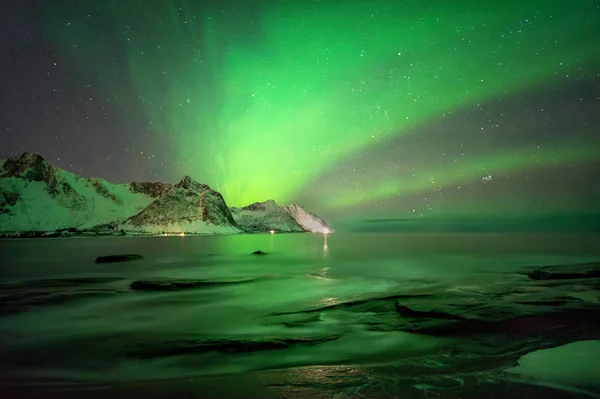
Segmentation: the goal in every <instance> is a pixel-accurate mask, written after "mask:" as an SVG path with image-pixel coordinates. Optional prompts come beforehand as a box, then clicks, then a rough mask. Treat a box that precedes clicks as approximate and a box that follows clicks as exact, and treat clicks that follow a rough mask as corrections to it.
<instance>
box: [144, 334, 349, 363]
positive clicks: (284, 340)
mask: <svg viewBox="0 0 600 399" xmlns="http://www.w3.org/2000/svg"><path fill="white" fill-rule="evenodd" d="M339 338H340V336H338V335H331V336H317V337H295V338H288V337H261V338H254V339H253V338H250V339H222V340H207V341H199V340H198V341H196V340H185V341H175V342H162V343H161V344H160V345H156V346H154V347H151V348H140V349H141V350H137V351H136V353H135V355H136V357H138V358H142V359H144V358H145V359H148V358H157V357H168V356H182V355H190V354H199V353H208V352H225V353H244V352H256V351H263V350H276V349H287V348H289V347H290V346H295V345H318V344H321V343H324V342H329V341H335V340H337V339H339Z"/></svg>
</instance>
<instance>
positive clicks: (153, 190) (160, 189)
mask: <svg viewBox="0 0 600 399" xmlns="http://www.w3.org/2000/svg"><path fill="white" fill-rule="evenodd" d="M172 188H173V186H172V185H171V184H168V183H160V182H133V183H130V184H129V189H130V190H131V192H132V193H136V194H137V193H140V194H145V195H147V196H149V197H150V198H158V197H161V196H163V195H164V194H166V193H167V192H168V191H169V190H170V189H172Z"/></svg>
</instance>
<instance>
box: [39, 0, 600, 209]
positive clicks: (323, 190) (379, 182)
mask: <svg viewBox="0 0 600 399" xmlns="http://www.w3.org/2000/svg"><path fill="white" fill-rule="evenodd" d="M49 4H50V3H49ZM45 12H46V13H45V15H44V21H45V29H46V32H47V35H48V40H49V42H50V43H52V44H53V45H55V46H57V48H59V49H60V51H61V54H62V55H63V56H64V57H65V59H66V60H68V63H69V65H70V66H71V67H72V69H73V73H74V74H80V75H85V76H86V77H88V78H89V79H90V80H91V81H94V82H97V83H98V85H99V86H100V87H101V88H102V91H103V92H104V95H105V96H108V97H109V98H110V99H111V104H112V106H116V107H117V108H118V109H121V110H126V109H129V108H130V107H131V104H132V103H138V104H140V106H141V108H142V110H143V113H142V114H143V117H144V118H145V121H144V123H145V124H146V125H147V126H148V130H149V131H148V132H147V134H148V135H149V140H150V141H155V142H157V143H158V142H159V138H160V137H161V136H165V135H167V136H169V137H170V141H171V142H172V143H173V148H172V149H171V151H173V158H174V159H177V162H171V163H169V164H168V165H167V166H166V168H167V169H168V173H169V174H170V175H172V176H173V178H174V179H175V178H176V176H181V175H183V174H189V175H190V176H192V177H193V178H194V179H196V180H198V181H201V182H205V183H207V184H209V185H211V186H212V187H213V188H215V189H217V190H218V191H220V192H221V193H222V194H223V196H224V198H225V199H226V200H227V202H228V204H229V205H231V206H243V205H247V204H249V203H251V202H254V201H262V200H266V199H269V198H272V199H274V200H276V201H277V202H278V203H283V204H285V203H289V202H292V201H295V200H297V198H298V197H301V198H302V199H304V200H305V201H306V202H308V203H310V204H311V205H312V206H314V207H316V210H317V211H319V210H322V211H325V212H327V209H330V210H334V209H335V210H338V211H339V210H340V209H345V208H348V209H349V208H351V207H353V206H357V205H361V204H362V205H365V204H375V203H376V202H377V201H378V200H389V199H390V198H397V199H398V201H401V198H402V196H403V195H405V194H407V195H408V194H413V193H417V192H427V191H428V190H431V189H432V187H437V188H438V189H439V188H441V187H445V186H449V185H457V184H464V183H466V182H468V181H470V180H474V181H481V180H482V179H484V180H485V176H487V175H488V174H492V175H493V179H494V180H495V179H496V178H497V176H503V175H510V174H511V173H514V172H522V171H523V170H525V171H526V170H530V169H534V168H535V169H536V170H541V169H552V168H555V167H556V166H557V165H562V164H570V163H584V164H585V163H589V162H596V161H598V158H599V156H598V155H597V154H598V152H597V151H596V150H597V148H598V141H594V142H593V143H585V142H582V137H583V138H586V139H587V138H589V137H592V138H593V137H598V136H599V135H598V128H597V127H595V126H590V125H586V126H585V127H574V128H573V129H574V130H577V129H578V130H579V131H581V130H582V129H583V130H585V132H584V133H583V136H581V135H579V136H578V133H577V132H576V131H563V132H562V134H564V135H565V137H566V138H565V137H561V138H558V139H555V138H554V137H551V138H546V139H545V140H543V141H542V142H537V141H536V140H537V139H531V140H529V141H527V140H526V141H522V140H521V139H519V140H516V141H515V142H514V143H508V144H506V148H505V151H500V152H498V151H496V150H495V149H494V148H489V149H488V150H481V149H479V150H477V151H473V152H467V153H465V154H464V155H463V156H462V157H460V159H453V160H451V161H448V162H445V163H441V164H438V163H436V164H430V165H422V164H419V162H417V161H418V159H419V154H416V153H415V154H414V157H415V159H416V160H417V161H415V162H413V163H414V164H415V165H417V164H418V165H419V166H418V168H417V169H418V170H417V172H416V173H410V174H409V173H403V172H406V171H407V170H408V169H405V168H404V166H398V162H397V161H398V160H396V159H393V156H390V155H386V157H378V155H377V154H378V153H379V150H380V149H381V148H386V147H388V146H389V143H390V142H392V141H393V142H394V143H402V142H403V140H413V141H414V140H418V139H419V138H418V137H413V136H415V135H417V134H421V133H417V132H418V131H423V129H424V128H426V127H427V125H428V124H429V123H430V122H431V121H432V120H439V119H440V118H444V117H446V116H451V115H453V114H456V113H459V112H462V111H464V110H468V109H470V108H475V107H480V104H486V103H490V102H491V103H493V102H494V101H497V100H499V99H506V98H513V99H514V98H518V97H519V95H520V94H521V93H530V92H535V91H542V92H543V90H544V88H546V87H555V86H559V85H562V84H563V83H564V81H565V79H567V78H569V76H570V75H573V76H575V75H576V76H578V77H585V76H587V75H585V74H586V73H587V72H586V71H589V70H594V68H597V67H598V66H599V65H600V46H599V45H598V43H600V41H599V40H600V24H599V22H598V21H599V20H600V10H599V9H598V5H597V3H596V2H593V1H573V2H563V1H530V2H526V1H512V0H511V1H501V2H480V1H461V2H448V1H433V2H422V1H404V2H396V1H304V0H302V1H256V2H254V1H248V2H245V1H229V2H220V1H216V0H215V1H209V2H207V1H204V2H197V1H188V0H180V1H154V2H137V1H101V2H100V1H98V2H90V1H87V2H79V3H76V4H73V3H72V2H70V1H57V2H52V5H49V6H48V7H47V9H46V10H45ZM590 76H591V75H590ZM596 105H597V106H598V104H596ZM598 107H599V109H600V106H598ZM123 115H126V112H125V111H123ZM124 117H125V116H124ZM568 130H570V129H568ZM591 131H594V132H595V133H593V134H592V133H591ZM439 134H440V135H442V136H444V135H445V138H438V140H437V144H436V145H442V144H441V143H442V142H443V141H444V140H446V141H448V142H452V141H453V140H455V139H454V138H453V136H452V133H451V132H447V133H444V132H441V133H439ZM475 134H476V132H474V135H475ZM490 134H493V133H490ZM520 134H522V133H520ZM421 137H423V136H421ZM548 137H549V136H548ZM569 137H575V138H576V139H571V138H569ZM577 137H578V138H577ZM423 139H424V140H425V138H423ZM472 140H481V138H477V137H474V138H473V139H472ZM556 142H560V146H558V147H557V146H556V145H555V143H556ZM432 145H433V144H432ZM533 145H535V146H536V147H538V146H539V147H540V148H539V149H538V150H537V153H536V156H535V157H533V158H531V157H530V156H529V153H528V151H529V148H531V147H532V146H533ZM157 151H160V148H159V149H158V150H157ZM364 154H371V155H369V156H370V157H372V158H373V159H372V160H371V161H372V163H373V162H374V163H376V164H377V165H378V166H377V169H368V170H367V169H365V170H361V171H358V172H357V174H356V176H354V177H353V178H352V179H350V180H345V179H341V178H336V177H333V178H332V177H331V175H332V173H333V171H335V170H336V168H337V167H338V165H340V164H344V163H348V162H351V161H352V160H353V159H355V158H356V157H364ZM402 161H403V162H405V163H406V162H408V163H410V160H407V159H406V158H405V159H403V160H402ZM415 167H416V166H414V165H413V166H412V167H411V170H413V171H414V169H415ZM333 175H334V176H335V173H333ZM323 176H329V177H328V178H324V177H323ZM320 182H322V183H320ZM485 182H486V181H483V183H485ZM309 187H310V188H311V193H312V194H310V195H308V194H306V191H307V190H308V189H309ZM309 197H310V198H309ZM488 205H490V204H488ZM407 206H408V207H409V208H412V205H407ZM469 206H470V205H469V204H466V205H464V207H463V208H465V209H467V208H468V207H469ZM490 206H491V205H490ZM400 208H401V206H400ZM393 209H394V211H390V212H388V214H389V213H393V212H395V210H397V209H399V208H398V207H393ZM404 211H405V209H403V214H405V212H404Z"/></svg>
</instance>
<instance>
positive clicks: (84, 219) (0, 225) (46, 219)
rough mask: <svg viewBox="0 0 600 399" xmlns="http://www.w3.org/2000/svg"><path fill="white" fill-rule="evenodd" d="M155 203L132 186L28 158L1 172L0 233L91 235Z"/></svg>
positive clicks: (15, 160) (7, 163) (9, 161)
mask: <svg viewBox="0 0 600 399" xmlns="http://www.w3.org/2000/svg"><path fill="white" fill-rule="evenodd" d="M152 200H153V198H152V197H150V196H149V195H146V194H144V193H141V192H137V193H136V192H133V191H132V189H131V187H130V185H128V184H113V183H109V182H107V181H105V180H102V179H88V178H84V177H80V176H77V175H75V174H73V173H70V172H67V171H65V170H62V169H60V168H56V167H53V166H51V165H50V164H48V163H47V162H46V161H45V160H44V159H43V158H42V157H41V156H39V155H37V154H30V153H24V154H22V155H20V156H17V157H13V158H10V159H7V160H6V161H5V162H4V163H3V164H2V167H1V170H0V231H55V230H58V229H64V228H78V229H86V228H90V227H92V226H94V225H97V224H102V223H108V222H114V221H119V220H124V219H127V218H128V217H130V216H131V215H134V214H136V213H137V212H139V211H140V210H142V209H143V208H144V207H146V206H147V205H148V204H150V203H151V202H152Z"/></svg>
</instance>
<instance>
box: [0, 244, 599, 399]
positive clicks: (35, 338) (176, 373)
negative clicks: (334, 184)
mask: <svg viewBox="0 0 600 399" xmlns="http://www.w3.org/2000/svg"><path fill="white" fill-rule="evenodd" d="M256 250H261V251H264V252H266V253H267V254H266V255H262V256H258V255H252V252H254V251H256ZM112 254H139V255H142V256H143V259H141V260H135V261H130V262H122V263H95V262H94V260H95V259H96V257H98V256H103V255H112ZM598 260H600V236H598V235H592V234H587V235H574V234H569V235H567V234H547V235H540V234H537V235H533V234H425V233H420V234H375V233H373V234H344V233H336V234H330V235H322V234H311V233H306V234H257V235H239V236H202V237H191V236H185V237H179V236H173V237H103V238H56V239H12V240H11V239H7V240H0V262H1V267H0V289H1V291H0V397H3V398H4V397H9V398H13V397H44V398H48V397H73V398H75V397H77V398H81V397H83V398H85V397H111V398H112V397H145V398H154V397H186V398H194V397H198V398H234V397H240V398H246V397H247V398H276V397H285V398H308V397H319V398H359V397H362V398H379V397H392V398H396V397H397V398H413V397H414V398H455V397H456V398H458V397H461V398H481V397H497V398H506V397H516V396H521V397H535V398H537V397H539V398H548V397H598V396H599V395H600V388H599V387H598V386H597V385H598V382H597V381H598V380H599V377H600V374H598V372H596V373H595V374H594V371H593V370H591V369H590V368H588V369H587V371H586V372H583V371H582V372H581V373H579V374H577V373H576V374H577V375H578V378H574V379H573V378H570V379H569V378H567V377H565V379H564V380H560V379H559V378H557V377H556V376H546V377H544V376H543V375H542V376H531V375H523V374H520V373H519V372H514V370H513V369H514V367H515V366H517V364H518V361H519V359H520V358H522V357H523V356H525V355H527V354H528V353H534V352H535V351H539V350H544V349H548V348H555V347H562V346H564V345H568V344H570V343H573V342H592V343H594V342H596V341H597V340H599V339H600V326H599V323H600V317H599V316H600V313H598V311H599V309H600V304H599V291H598V289H599V288H600V287H599V283H598V281H596V280H598V279H589V281H588V280H570V281H550V282H544V281H542V282H540V281H533V280H531V279H529V277H528V276H527V273H528V272H531V271H532V270H534V269H536V268H538V267H540V266H546V265H555V264H575V263H585V262H594V261H598ZM578 345H579V344H578ZM583 352H585V353H583ZM583 352H582V354H581V356H583V357H585V356H589V355H590V354H589V353H588V352H589V350H588V351H587V352H586V351H585V350H584V351H583ZM536 353H537V352H536ZM582 361H584V359H583V358H581V359H580V362H582ZM579 364H583V363H579ZM509 369H510V370H509ZM592 369H593V367H592ZM598 369H600V367H598ZM590 370H591V371H590ZM555 371H556V368H555ZM558 374H559V375H563V374H564V373H560V372H559V373H558ZM594 381H596V382H594Z"/></svg>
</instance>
